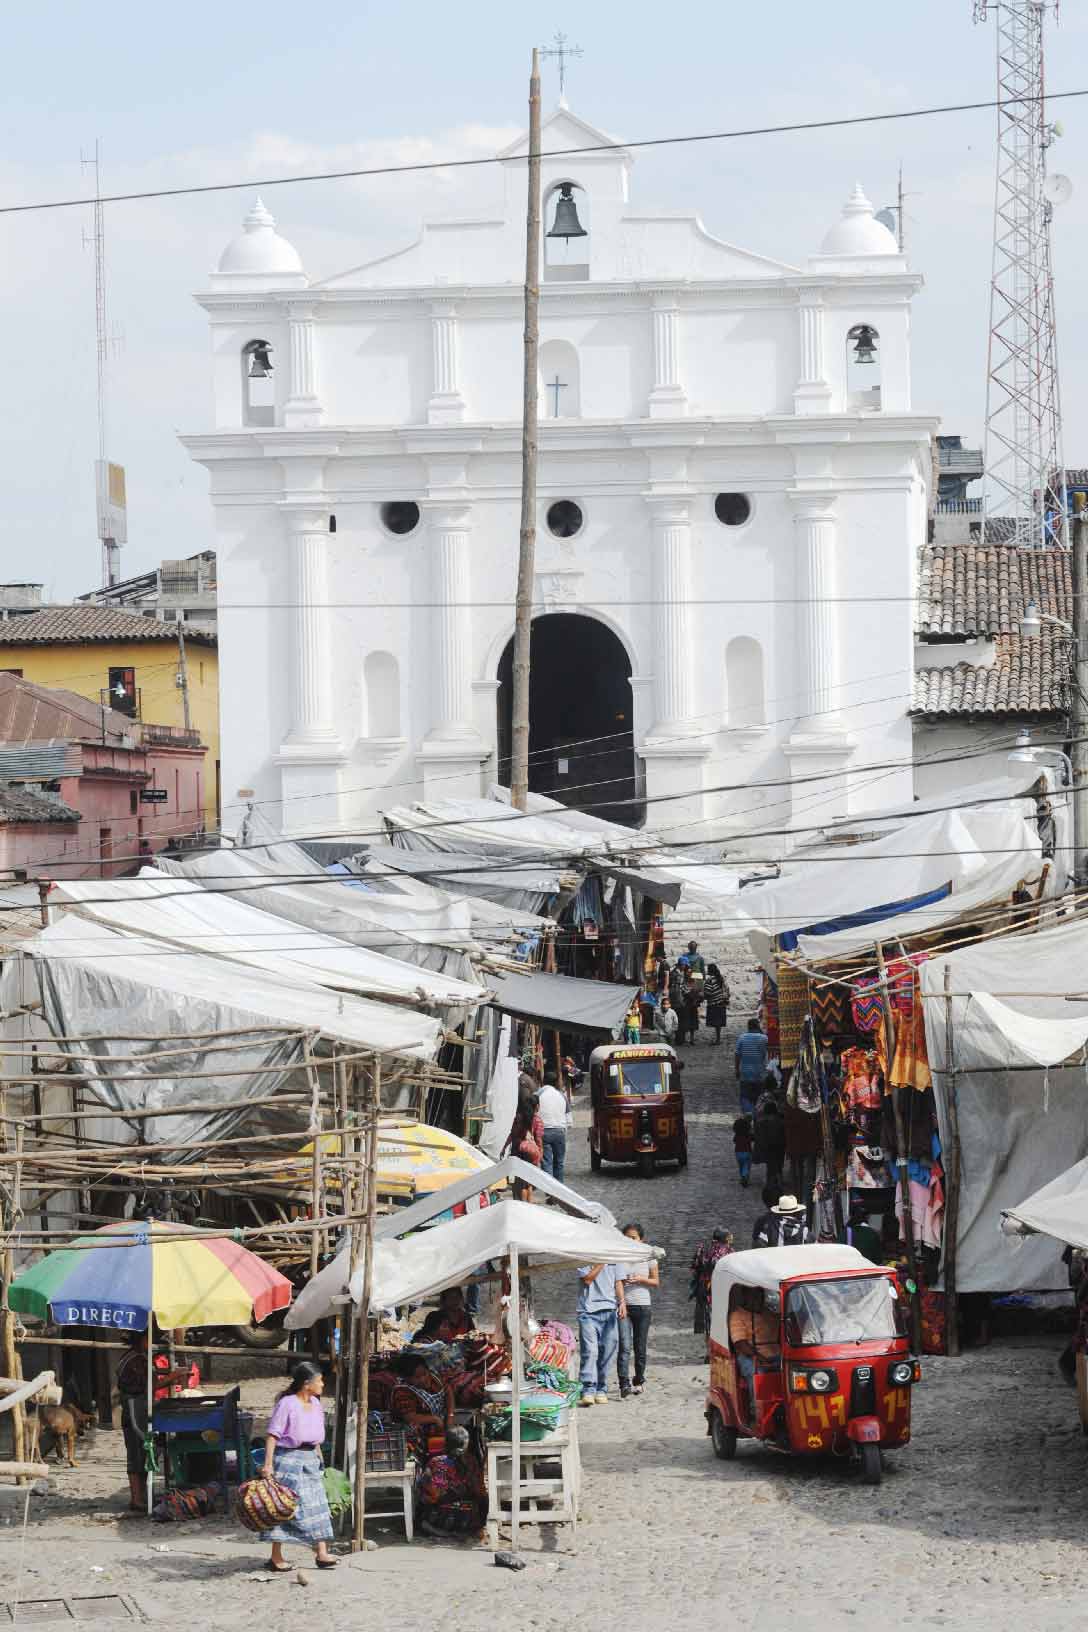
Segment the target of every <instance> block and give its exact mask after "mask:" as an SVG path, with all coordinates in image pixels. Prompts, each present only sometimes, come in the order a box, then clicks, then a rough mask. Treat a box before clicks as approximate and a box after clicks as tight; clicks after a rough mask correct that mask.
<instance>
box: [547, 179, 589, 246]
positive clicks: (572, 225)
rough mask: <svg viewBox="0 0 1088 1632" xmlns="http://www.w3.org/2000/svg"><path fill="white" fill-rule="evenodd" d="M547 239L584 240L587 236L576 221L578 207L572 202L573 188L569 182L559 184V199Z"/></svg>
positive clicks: (577, 220)
mask: <svg viewBox="0 0 1088 1632" xmlns="http://www.w3.org/2000/svg"><path fill="white" fill-rule="evenodd" d="M547 236H548V237H549V238H586V237H588V234H587V232H586V229H585V227H583V225H582V223H581V222H580V221H579V219H578V206H577V205H576V204H575V202H574V187H573V184H572V183H571V182H569V181H564V182H561V183H560V186H559V198H558V201H557V202H556V206H555V220H554V221H553V222H552V228H551V231H550V232H549V233H548V234H547Z"/></svg>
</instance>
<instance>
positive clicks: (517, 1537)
mask: <svg viewBox="0 0 1088 1632" xmlns="http://www.w3.org/2000/svg"><path fill="white" fill-rule="evenodd" d="M510 1358H511V1376H510V1410H511V1416H510V1548H511V1551H512V1552H515V1553H516V1552H517V1550H518V1547H519V1545H520V1542H521V1533H520V1528H519V1526H520V1523H521V1380H522V1365H523V1364H524V1360H523V1357H522V1352H521V1275H520V1272H519V1265H518V1250H517V1248H516V1247H513V1248H511V1251H510Z"/></svg>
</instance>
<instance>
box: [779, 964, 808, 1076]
mask: <svg viewBox="0 0 1088 1632" xmlns="http://www.w3.org/2000/svg"><path fill="white" fill-rule="evenodd" d="M807 1017H808V976H807V975H806V974H805V972H804V970H803V969H794V968H793V967H792V966H791V965H790V964H788V963H783V964H779V966H778V1058H779V1061H780V1063H781V1064H782V1065H783V1066H784V1067H785V1066H791V1065H793V1064H794V1063H795V1061H796V1059H797V1051H798V1048H799V1047H800V1043H801V1027H802V1026H803V1025H804V1023H805V1020H806V1019H807Z"/></svg>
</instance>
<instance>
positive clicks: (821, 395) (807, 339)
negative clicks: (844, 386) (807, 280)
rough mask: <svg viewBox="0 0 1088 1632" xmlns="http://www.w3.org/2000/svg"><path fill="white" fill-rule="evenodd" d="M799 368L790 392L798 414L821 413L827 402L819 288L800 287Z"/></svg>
mask: <svg viewBox="0 0 1088 1632" xmlns="http://www.w3.org/2000/svg"><path fill="white" fill-rule="evenodd" d="M798 321H799V325H800V353H801V368H800V378H799V379H798V381H797V389H796V390H795V392H794V396H793V401H794V409H795V411H796V412H797V413H798V414H823V413H827V412H828V410H829V408H830V406H831V387H830V386H829V385H828V383H827V364H826V361H825V358H824V305H823V295H822V293H821V291H820V290H819V289H803V290H802V291H801V297H800V304H799V307H798Z"/></svg>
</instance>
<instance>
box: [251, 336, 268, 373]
mask: <svg viewBox="0 0 1088 1632" xmlns="http://www.w3.org/2000/svg"><path fill="white" fill-rule="evenodd" d="M271 349H272V348H271V347H270V346H269V345H268V343H267V341H264V340H257V341H254V343H253V345H252V346H251V347H250V351H249V377H250V379H251V380H266V379H267V378H268V376H269V375H270V374H271V372H272V358H271V356H270V355H269V354H270V352H271Z"/></svg>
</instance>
